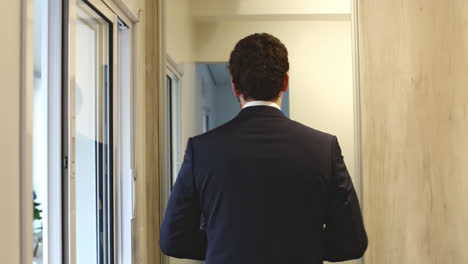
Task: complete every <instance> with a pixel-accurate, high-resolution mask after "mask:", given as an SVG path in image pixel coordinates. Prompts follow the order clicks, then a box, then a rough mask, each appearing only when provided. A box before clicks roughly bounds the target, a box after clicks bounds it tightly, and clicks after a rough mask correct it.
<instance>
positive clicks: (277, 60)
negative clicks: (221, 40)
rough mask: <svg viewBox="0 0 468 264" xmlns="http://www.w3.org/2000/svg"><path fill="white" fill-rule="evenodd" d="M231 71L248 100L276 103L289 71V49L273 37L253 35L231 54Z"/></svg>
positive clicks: (240, 42)
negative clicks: (274, 101) (272, 101)
mask: <svg viewBox="0 0 468 264" xmlns="http://www.w3.org/2000/svg"><path fill="white" fill-rule="evenodd" d="M229 70H230V72H231V76H232V82H233V84H234V86H235V88H236V89H237V91H238V92H239V93H241V94H242V95H243V96H244V98H245V99H253V100H263V101H270V100H274V99H276V98H278V96H279V94H280V91H281V90H282V89H283V86H284V78H285V75H286V73H287V72H288V71H289V61H288V50H287V49H286V47H285V46H284V44H283V43H282V42H281V41H280V40H279V39H277V38H276V37H274V36H272V35H270V34H266V33H262V34H253V35H250V36H248V37H246V38H244V39H242V40H240V41H239V42H238V43H237V44H236V46H235V48H234V50H233V51H232V52H231V57H230V59H229Z"/></svg>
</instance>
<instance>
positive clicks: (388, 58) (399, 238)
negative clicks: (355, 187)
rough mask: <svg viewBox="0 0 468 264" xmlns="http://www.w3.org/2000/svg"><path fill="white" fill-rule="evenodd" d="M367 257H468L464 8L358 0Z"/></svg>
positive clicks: (405, 262)
mask: <svg viewBox="0 0 468 264" xmlns="http://www.w3.org/2000/svg"><path fill="white" fill-rule="evenodd" d="M360 29H361V50H360V52H361V60H360V61H361V67H362V69H361V70H362V74H361V83H362V99H363V101H362V103H363V108H362V113H363V114H362V115H363V132H364V134H363V139H364V142H363V143H364V211H365V221H366V224H367V229H368V232H369V250H368V253H367V263H372V264H374V263H378V264H395V263H398V264H436V263H454V264H462V263H468V250H467V248H468V226H467V223H468V203H467V202H466V198H467V197H468V196H467V195H468V177H467V171H468V165H467V164H468V163H467V161H468V119H467V114H468V77H467V76H468V75H467V70H468V5H467V4H466V1H465V0H446V1H437V0H424V1H423V0H415V1H393V0H385V1H378V2H376V1H374V0H361V1H360Z"/></svg>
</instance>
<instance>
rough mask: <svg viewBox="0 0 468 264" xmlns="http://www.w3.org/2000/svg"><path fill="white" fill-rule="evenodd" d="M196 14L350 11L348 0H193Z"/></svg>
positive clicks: (193, 10)
mask: <svg viewBox="0 0 468 264" xmlns="http://www.w3.org/2000/svg"><path fill="white" fill-rule="evenodd" d="M191 9H192V13H193V15H195V16H221V15H223V16H226V15H272V14H274V15H278V14H292V15H297V14H342V13H349V12H350V10H351V2H350V1H347V0H289V1H272V0H224V1H220V0H192V8H191Z"/></svg>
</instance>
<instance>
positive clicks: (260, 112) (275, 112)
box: [236, 105, 288, 119]
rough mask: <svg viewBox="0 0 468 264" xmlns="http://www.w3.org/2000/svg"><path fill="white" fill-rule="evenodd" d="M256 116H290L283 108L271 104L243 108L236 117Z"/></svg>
mask: <svg viewBox="0 0 468 264" xmlns="http://www.w3.org/2000/svg"><path fill="white" fill-rule="evenodd" d="M255 117H279V118H288V117H287V116H286V115H285V114H284V113H283V112H282V111H281V110H279V109H277V108H275V107H271V106H263V105H262V106H250V107H245V108H244V109H242V110H241V111H240V112H239V114H238V115H237V116H236V119H250V118H255Z"/></svg>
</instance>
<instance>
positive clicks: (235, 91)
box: [231, 79, 241, 97]
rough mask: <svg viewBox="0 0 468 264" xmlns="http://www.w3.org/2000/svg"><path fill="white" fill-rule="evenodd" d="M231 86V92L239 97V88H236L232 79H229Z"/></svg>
mask: <svg viewBox="0 0 468 264" xmlns="http://www.w3.org/2000/svg"><path fill="white" fill-rule="evenodd" d="M231 86H232V92H233V93H234V95H235V96H237V97H239V95H240V94H241V93H240V92H239V90H237V89H236V85H235V84H234V81H233V80H232V79H231Z"/></svg>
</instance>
